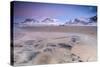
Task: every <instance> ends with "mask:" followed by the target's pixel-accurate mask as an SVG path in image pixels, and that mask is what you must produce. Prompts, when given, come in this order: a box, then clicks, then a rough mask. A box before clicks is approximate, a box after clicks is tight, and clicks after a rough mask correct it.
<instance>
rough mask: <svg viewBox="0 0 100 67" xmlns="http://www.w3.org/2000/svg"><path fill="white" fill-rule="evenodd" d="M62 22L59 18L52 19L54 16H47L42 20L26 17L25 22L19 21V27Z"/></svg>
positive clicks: (55, 24)
mask: <svg viewBox="0 0 100 67" xmlns="http://www.w3.org/2000/svg"><path fill="white" fill-rule="evenodd" d="M60 24H62V23H60V22H59V20H58V19H52V18H45V19H42V20H41V21H40V20H39V21H38V20H36V19H25V21H24V22H21V23H19V27H29V26H48V25H54V26H57V25H60Z"/></svg>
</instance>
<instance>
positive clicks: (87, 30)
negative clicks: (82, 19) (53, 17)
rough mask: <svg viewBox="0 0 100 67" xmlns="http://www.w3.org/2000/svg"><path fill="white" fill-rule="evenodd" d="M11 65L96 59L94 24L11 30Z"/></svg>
mask: <svg viewBox="0 0 100 67" xmlns="http://www.w3.org/2000/svg"><path fill="white" fill-rule="evenodd" d="M13 43H14V44H13V45H14V64H15V65H32V64H34V65H37V64H57V63H76V62H91V61H96V60H97V27H95V26H45V27H27V28H19V29H18V30H16V31H15V32H14V41H13Z"/></svg>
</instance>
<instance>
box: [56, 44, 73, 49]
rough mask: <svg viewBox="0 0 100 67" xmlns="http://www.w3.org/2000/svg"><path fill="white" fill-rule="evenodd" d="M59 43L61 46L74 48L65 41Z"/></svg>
mask: <svg viewBox="0 0 100 67" xmlns="http://www.w3.org/2000/svg"><path fill="white" fill-rule="evenodd" d="M58 45H59V46H60V47H61V48H69V49H71V48H72V46H71V45H69V44H65V43H59V44H58Z"/></svg>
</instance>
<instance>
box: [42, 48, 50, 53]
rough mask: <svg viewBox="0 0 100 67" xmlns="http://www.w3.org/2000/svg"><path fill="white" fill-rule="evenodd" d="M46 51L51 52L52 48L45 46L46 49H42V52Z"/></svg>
mask: <svg viewBox="0 0 100 67" xmlns="http://www.w3.org/2000/svg"><path fill="white" fill-rule="evenodd" d="M47 51H50V52H52V49H51V48H46V49H44V52H47Z"/></svg>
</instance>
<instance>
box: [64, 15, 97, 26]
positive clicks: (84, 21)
mask: <svg viewBox="0 0 100 67" xmlns="http://www.w3.org/2000/svg"><path fill="white" fill-rule="evenodd" d="M96 22H97V18H96V16H93V17H90V18H76V19H73V20H70V21H69V22H66V23H65V25H69V24H70V25H77V26H84V25H86V26H96Z"/></svg>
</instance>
